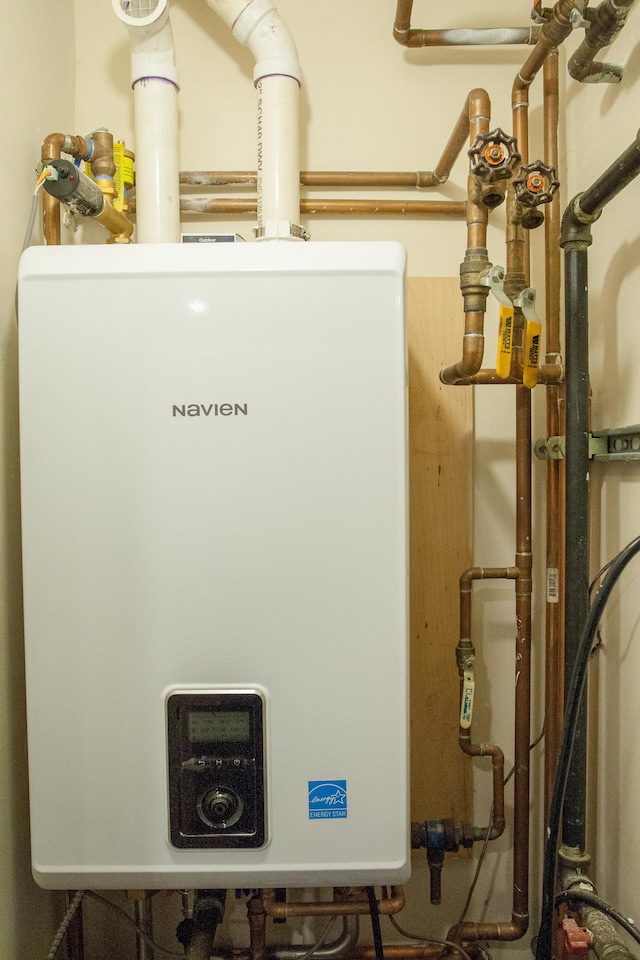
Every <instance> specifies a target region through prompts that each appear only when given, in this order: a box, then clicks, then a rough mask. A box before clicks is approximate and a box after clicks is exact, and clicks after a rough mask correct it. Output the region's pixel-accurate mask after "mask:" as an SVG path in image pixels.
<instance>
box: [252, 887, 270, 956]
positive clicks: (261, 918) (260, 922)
mask: <svg viewBox="0 0 640 960" xmlns="http://www.w3.org/2000/svg"><path fill="white" fill-rule="evenodd" d="M247 919H248V921H249V956H250V960H264V958H265V953H266V949H267V915H266V913H265V910H264V907H263V905H262V897H261V896H260V894H259V893H257V894H255V895H254V896H253V897H250V898H249V900H248V901H247Z"/></svg>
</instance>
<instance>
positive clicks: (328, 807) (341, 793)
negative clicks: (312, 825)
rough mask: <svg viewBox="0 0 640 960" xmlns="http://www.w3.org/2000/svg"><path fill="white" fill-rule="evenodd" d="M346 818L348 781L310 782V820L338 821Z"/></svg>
mask: <svg viewBox="0 0 640 960" xmlns="http://www.w3.org/2000/svg"><path fill="white" fill-rule="evenodd" d="M346 816H347V781H346V780H309V819H310V820H337V819H339V818H342V819H344V817H346Z"/></svg>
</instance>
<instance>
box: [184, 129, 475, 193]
mask: <svg viewBox="0 0 640 960" xmlns="http://www.w3.org/2000/svg"><path fill="white" fill-rule="evenodd" d="M465 139H466V137H465ZM458 152H459V151H458ZM456 156H457V154H456ZM456 156H454V157H453V160H455V159H456ZM440 163H442V160H441V161H440ZM452 165H453V162H452ZM450 170H451V167H450V168H449V170H448V171H447V173H449V172H450ZM446 179H447V178H446V176H445V177H444V180H446ZM256 182H257V174H256V172H255V170H183V171H181V172H180V183H181V184H183V185H186V186H191V187H223V186H229V185H232V186H240V187H254V186H255V185H256ZM443 182H444V181H443V179H442V174H436V172H435V171H433V170H409V171H406V172H397V173H396V172H393V171H383V170H380V171H377V172H376V171H358V170H343V171H341V170H301V171H300V184H301V185H302V186H304V187H389V188H391V187H402V188H404V189H409V190H412V189H417V190H420V189H422V188H424V187H435V186H438V185H439V184H441V183H443Z"/></svg>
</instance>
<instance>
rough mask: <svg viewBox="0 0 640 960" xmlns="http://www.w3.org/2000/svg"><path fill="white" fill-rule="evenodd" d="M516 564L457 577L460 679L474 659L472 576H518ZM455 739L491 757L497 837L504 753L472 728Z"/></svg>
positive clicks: (492, 833) (494, 834)
mask: <svg viewBox="0 0 640 960" xmlns="http://www.w3.org/2000/svg"><path fill="white" fill-rule="evenodd" d="M518 575H519V571H518V569H517V567H470V568H469V569H468V570H465V572H464V573H463V574H462V576H461V577H460V641H459V644H458V669H459V671H460V679H461V682H462V680H463V675H464V670H465V669H466V664H465V660H466V659H467V658H470V659H471V660H473V659H475V650H474V647H473V643H472V641H471V601H472V588H473V581H474V580H517V578H518ZM458 743H459V745H460V748H461V749H462V751H463V752H464V753H466V754H467V755H468V756H470V757H491V763H492V773H493V814H492V822H491V824H490V827H489V839H490V840H497V838H498V837H500V836H502V834H503V832H504V827H505V816H504V754H503V752H502V750H501V749H500V747H499V746H497V745H496V744H494V743H473V742H472V741H471V728H470V727H469V728H466V727H462V726H461V727H460V731H459V734H458Z"/></svg>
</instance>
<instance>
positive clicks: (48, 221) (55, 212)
mask: <svg viewBox="0 0 640 960" xmlns="http://www.w3.org/2000/svg"><path fill="white" fill-rule="evenodd" d="M63 151H64V153H68V154H69V155H70V156H72V157H81V158H82V159H85V158H86V157H87V155H88V153H89V144H88V143H87V141H86V140H85V139H84V137H70V136H67V135H66V134H64V133H50V134H49V136H48V137H45V140H44V142H43V144H42V153H41V156H42V162H43V164H47V163H48V162H49V161H50V160H58V159H59V158H60V154H61V153H62V152H63ZM42 231H43V235H44V242H45V243H46V244H47V245H49V246H58V245H59V244H60V240H61V236H60V204H59V203H58V201H57V200H56V198H55V197H51V196H49V194H48V193H45V192H44V191H43V195H42Z"/></svg>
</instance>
